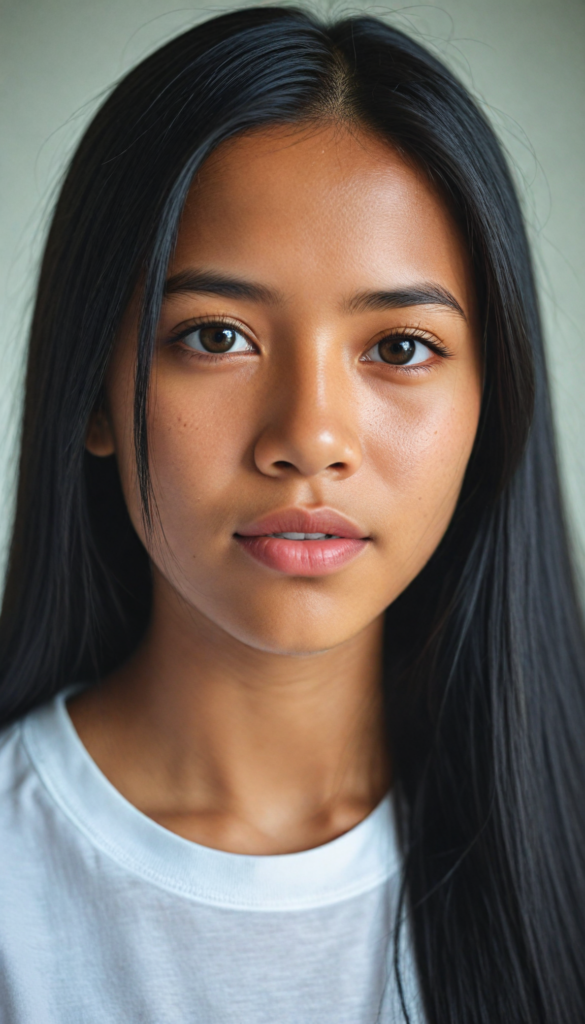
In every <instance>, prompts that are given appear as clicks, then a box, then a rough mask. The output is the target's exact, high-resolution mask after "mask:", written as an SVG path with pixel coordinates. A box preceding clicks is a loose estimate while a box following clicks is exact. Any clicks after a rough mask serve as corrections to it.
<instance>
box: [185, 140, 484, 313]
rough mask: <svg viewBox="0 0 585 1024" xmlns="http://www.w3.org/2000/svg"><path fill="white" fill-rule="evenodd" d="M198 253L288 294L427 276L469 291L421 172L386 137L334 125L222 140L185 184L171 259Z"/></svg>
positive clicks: (463, 257) (466, 297)
mask: <svg viewBox="0 0 585 1024" xmlns="http://www.w3.org/2000/svg"><path fill="white" fill-rule="evenodd" d="M202 262H203V263H205V264H206V265H211V266H213V267H214V268H218V269H219V268H221V269H228V270H230V271H234V272H237V273H241V274H243V275H245V276H246V277H250V276H253V277H254V278H255V279H256V278H258V279H260V278H261V279H262V280H263V282H264V283H266V284H268V285H270V284H273V285H274V286H275V287H277V288H278V289H279V290H280V291H283V290H284V291H285V292H288V293H289V294H291V295H294V294H295V293H297V292H298V290H299V289H303V292H304V293H305V294H306V290H307V289H308V290H309V292H313V291H314V292H318V291H320V292H321V294H322V296H323V297H325V294H329V293H330V292H331V290H332V289H334V290H337V291H339V292H341V291H343V290H350V291H355V289H356V288H359V287H360V286H363V287H364V288H369V287H375V286H376V285H379V286H380V287H387V286H388V285H389V284H392V283H398V282H399V283H400V284H401V285H406V284H413V283H417V282H420V281H429V280H432V281H436V282H437V283H440V284H443V285H445V287H447V288H449V289H450V290H452V291H454V292H455V293H456V294H457V297H458V299H460V301H461V302H462V304H467V305H469V303H470V300H471V280H470V272H469V259H468V256H467V253H466V251H465V246H464V244H463V241H462V239H461V237H460V234H459V231H458V229H457V227H456V225H455V223H454V221H453V219H452V217H451V215H450V213H449V211H448V209H447V207H446V205H445V203H444V202H443V200H442V199H441V197H440V196H439V195H438V194H437V192H436V191H435V190H434V189H433V188H432V187H431V185H430V183H429V182H428V180H427V179H426V177H425V176H424V175H423V174H422V172H421V171H419V170H418V169H417V168H416V167H415V166H414V165H413V164H412V163H411V162H407V160H406V159H404V158H403V157H402V156H401V155H400V154H399V153H398V152H397V151H396V150H395V149H394V148H393V147H392V146H391V145H390V144H389V143H387V142H385V141H384V140H382V139H379V138H378V137H376V136H373V135H371V134H368V133H366V132H365V131H358V130H355V129H349V128H345V127H339V126H321V127H312V128H299V127H296V128H294V129H290V128H289V129H283V128H271V129H267V130H263V131H257V132H254V133H250V134H247V135H242V136H239V137H237V138H235V139H233V140H230V141H229V142H227V143H224V144H223V145H222V146H220V147H219V148H218V149H217V150H216V151H215V152H214V153H213V154H212V155H211V156H210V157H209V159H208V160H207V161H206V162H205V164H204V165H203V167H202V168H201V170H200V172H199V174H198V176H197V179H196V180H195V182H194V184H193V186H192V188H191V190H190V193H189V197H188V201H187V204H186V207H185V211H184V214H183V218H182V221H181V227H180V232H179V239H178V245H177V250H176V255H175V259H174V260H173V267H174V269H177V268H179V267H180V266H182V265H188V264H193V263H197V264H201V263H202Z"/></svg>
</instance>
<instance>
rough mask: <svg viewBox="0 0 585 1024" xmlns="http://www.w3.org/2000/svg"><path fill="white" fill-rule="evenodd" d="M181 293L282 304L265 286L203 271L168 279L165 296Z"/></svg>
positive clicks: (183, 272) (278, 295)
mask: <svg viewBox="0 0 585 1024" xmlns="http://www.w3.org/2000/svg"><path fill="white" fill-rule="evenodd" d="M181 292H193V293H200V294H204V295H223V296H224V298H228V299H229V298H231V299H249V300H251V301H252V302H266V303H270V304H271V305H275V304H278V303H281V302H282V296H281V295H280V294H279V293H278V292H275V291H273V290H272V289H271V288H266V286H265V285H262V284H255V283H254V282H253V281H245V280H244V279H243V278H240V277H228V276H227V275H224V274H217V273H214V272H213V271H205V270H181V271H180V272H179V273H178V274H174V275H173V276H172V277H169V279H168V280H167V282H166V284H165V290H164V293H165V296H166V295H177V294H180V293H181Z"/></svg>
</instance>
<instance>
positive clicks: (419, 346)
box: [368, 335, 431, 366]
mask: <svg viewBox="0 0 585 1024" xmlns="http://www.w3.org/2000/svg"><path fill="white" fill-rule="evenodd" d="M430 355H431V350H430V349H429V347H428V345H424V344H423V343H422V341H419V339H418V338H408V337H405V336H404V335H402V336H394V337H392V336H390V337H389V338H382V341H379V342H378V344H377V345H374V347H373V348H371V349H370V352H369V353H368V357H369V359H371V360H372V361H373V362H375V363H390V364H391V365H392V366H406V365H407V364H408V365H409V366H414V365H416V364H417V363H425V362H426V361H427V359H428V358H429V356H430Z"/></svg>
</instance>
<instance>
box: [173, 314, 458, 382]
mask: <svg viewBox="0 0 585 1024" xmlns="http://www.w3.org/2000/svg"><path fill="white" fill-rule="evenodd" d="M215 325H217V326H218V327H219V326H221V327H231V328H233V329H234V330H236V331H239V332H240V333H241V334H243V335H244V337H246V338H247V339H248V341H249V342H250V344H253V342H251V341H250V339H249V338H248V333H247V330H246V328H245V327H244V325H243V324H241V323H239V322H238V321H237V320H232V319H229V318H227V317H222V316H202V317H198V319H197V320H193V321H192V322H191V323H190V324H189V325H188V326H187V327H184V328H183V330H181V331H180V332H179V333H177V334H175V333H174V334H171V336H170V337H169V339H168V341H167V344H168V345H178V343H179V342H180V341H182V339H183V338H186V337H187V336H188V335H189V334H193V333H194V332H195V331H196V330H198V328H200V327H213V326H215ZM386 338H412V339H413V340H415V341H420V342H421V343H422V344H423V345H425V346H426V347H427V348H429V349H430V350H431V351H432V352H434V353H435V354H436V355H438V356H440V357H441V358H442V359H449V358H450V357H451V353H450V352H449V350H448V349H447V347H446V346H445V345H444V344H443V343H442V342H440V341H438V339H437V338H434V337H432V336H431V335H429V334H428V333H427V332H426V331H424V330H422V328H419V327H394V328H392V330H390V331H386V332H384V334H383V335H382V336H381V337H380V338H379V339H378V341H376V342H374V344H373V345H370V348H369V349H368V351H367V352H366V353H364V355H363V356H362V357H361V361H362V362H369V361H371V362H373V361H374V360H368V359H367V358H366V357H367V354H368V352H370V351H371V350H372V349H374V348H375V347H376V345H379V344H380V343H381V342H382V341H385V340H386ZM181 351H182V354H183V355H184V356H186V357H187V358H188V359H197V360H202V359H203V360H204V361H205V362H212V363H217V362H225V361H226V359H229V358H230V357H231V358H234V356H233V354H230V353H229V352H224V353H220V354H214V353H213V352H197V351H195V350H191V351H189V350H188V349H187V348H183V349H181ZM238 354H239V355H242V354H243V353H238ZM378 365H385V366H386V367H387V368H389V369H392V370H394V371H398V372H400V373H401V374H405V373H406V374H418V373H421V372H428V371H429V370H430V369H431V367H430V366H428V365H426V364H425V363H418V364H416V365H414V366H409V365H408V364H407V363H406V364H405V365H404V366H400V365H397V364H392V363H385V364H384V363H379V364H378Z"/></svg>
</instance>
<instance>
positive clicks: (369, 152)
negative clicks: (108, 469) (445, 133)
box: [88, 127, 481, 654]
mask: <svg viewBox="0 0 585 1024" xmlns="http://www.w3.org/2000/svg"><path fill="white" fill-rule="evenodd" d="M469 264H470V261H469V258H468V256H467V253H466V251H465V248H464V246H463V244H462V241H461V238H460V236H459V233H458V230H457V228H456V226H455V224H454V222H453V220H452V219H451V217H450V215H449V213H448V211H447V209H446V207H445V205H444V203H443V202H442V201H441V199H440V198H439V197H438V196H437V194H436V193H435V192H434V191H433V190H432V188H431V187H430V186H429V184H428V182H427V181H426V180H425V178H424V177H423V176H422V175H421V173H419V172H418V171H417V170H416V169H414V168H413V167H412V166H409V165H408V164H407V163H405V162H404V160H403V159H402V158H401V157H400V156H399V155H398V154H397V153H396V152H395V151H394V150H393V149H392V148H391V147H390V146H389V145H388V144H386V143H385V142H383V141H381V140H379V139H377V138H375V137H372V136H370V135H367V134H365V133H360V132H356V131H352V132H350V131H348V130H345V129H342V128H339V127H336V128H334V127H323V128H321V129H315V128H313V129H312V130H309V129H307V130H300V129H299V130H297V131H296V132H294V133H293V132H292V131H290V130H289V131H288V132H285V131H284V130H282V129H270V130H265V131H262V132H257V133H255V134H250V135H247V136H241V137H239V138H237V139H235V140H233V141H230V142H228V143H226V144H224V145H223V146H221V147H220V148H219V149H218V150H217V151H216V152H215V153H214V154H213V155H212V156H211V157H210V159H209V160H208V161H207V162H206V164H205V165H204V167H203V169H202V170H201V172H200V174H199V176H198V179H197V181H196V183H195V184H194V186H193V188H192V189H191V192H190V195H189V200H188V203H187V206H186V209H185V212H184V215H183V219H182V222H181V227H180V232H179V239H178V245H177V249H176V252H175V255H174V258H173V260H172V264H171V266H170V268H169V273H168V282H167V294H166V297H165V301H164V307H163V311H162V317H161V320H160V325H159V330H158V344H157V350H156V355H155V359H154V365H153V373H152V389H151V394H150V399H149V403H150V404H149V416H148V431H149V452H150V468H151V474H152V481H153V486H154V494H155V497H156V503H157V506H158V512H159V514H160V523H161V524H162V529H163V530H164V539H163V537H162V531H161V528H160V526H156V527H155V530H154V535H153V537H151V538H148V537H146V536H145V534H144V529H143V526H142V519H141V514H140V501H139V496H138V490H137V486H136V477H135V461H134V450H133V434H132V418H133V401H132V391H133V377H134V360H135V345H136V313H135V310H134V309H131V310H130V311H129V312H128V314H127V316H126V320H125V323H124V326H123V329H122V332H121V336H120V339H119V343H118V347H117V350H116V352H115V356H114V359H113V364H112V366H111V369H110V372H109V376H108V381H107V398H108V402H107V405H108V417H107V422H106V421H105V420H96V421H95V422H94V423H93V425H92V427H91V428H90V433H89V438H88V446H89V448H90V450H92V451H94V452H95V453H96V454H107V453H108V452H109V451H111V450H113V449H115V451H116V454H117V458H118V463H119V468H120V474H121V478H122V485H123V488H124V492H125V495H126V499H127V502H128V507H129V510H130V514H131V517H132V520H133V522H134V525H135V527H136V529H137V531H138V533H139V534H140V535H141V537H142V539H143V541H144V543H145V545H146V547H147V548H148V550H149V552H150V555H151V558H152V560H153V563H154V566H155V588H156V589H157V591H158V599H159V604H160V599H161V595H162V597H163V600H164V595H165V594H166V595H167V597H169V598H170V597H171V596H172V598H173V600H174V599H176V597H178V598H179V600H180V602H181V604H182V605H183V606H185V607H187V608H188V607H189V606H190V607H191V608H195V609H197V610H198V612H200V613H202V614H203V615H204V616H205V617H206V618H207V619H209V620H211V621H212V622H213V623H214V624H216V625H217V626H219V627H221V628H222V629H223V630H225V631H226V632H227V633H228V634H230V635H231V636H232V637H235V638H237V639H239V640H241V641H243V642H245V643H246V644H249V645H252V646H253V647H255V648H257V649H264V650H270V651H275V652H282V653H291V654H299V653H300V654H303V653H310V652H313V651H320V650H324V649H328V648H331V647H334V646H335V645H337V644H340V643H342V642H344V641H346V640H349V639H350V638H351V637H353V636H355V635H356V634H357V633H359V632H360V631H361V630H362V629H363V628H364V627H366V626H367V625H368V624H369V623H371V622H373V621H374V620H375V619H376V618H378V617H379V616H380V614H381V613H382V612H383V610H384V608H385V607H386V606H387V605H389V604H390V603H391V602H392V601H393V600H394V599H395V598H396V597H397V596H398V595H399V594H400V593H401V591H403V590H404V589H405V587H406V586H407V585H408V584H409V583H410V581H411V580H412V579H413V578H414V577H415V576H416V575H417V573H418V572H419V571H420V570H421V569H422V567H423V566H424V565H425V563H426V562H427V560H428V559H429V557H430V556H431V554H432V553H433V551H434V550H435V548H436V547H437V545H438V543H439V541H440V540H441V537H442V536H443V534H444V532H445V530H446V528H447V526H448V523H449V521H450V519H451V516H452V514H453V511H454V508H455V505H456V502H457V498H458V495H459V491H460V488H461V484H462V480H463V476H464V473H465V468H466V465H467V461H468V458H469V455H470V453H471V449H472V445H473V441H474V437H475V433H476V428H477V422H478V416H479V408H480V398H481V372H480V360H479V353H478V344H477V330H476V325H475V319H474V298H473V287H472V278H471V272H470V265H469ZM275 534H280V535H282V534H292V535H293V536H292V537H290V536H289V537H283V536H274V535H275ZM307 534H310V535H317V536H316V537H315V536H312V537H307V536H306V535H307ZM294 535H297V536H296V537H295V536H294ZM298 535H300V536H298Z"/></svg>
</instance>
